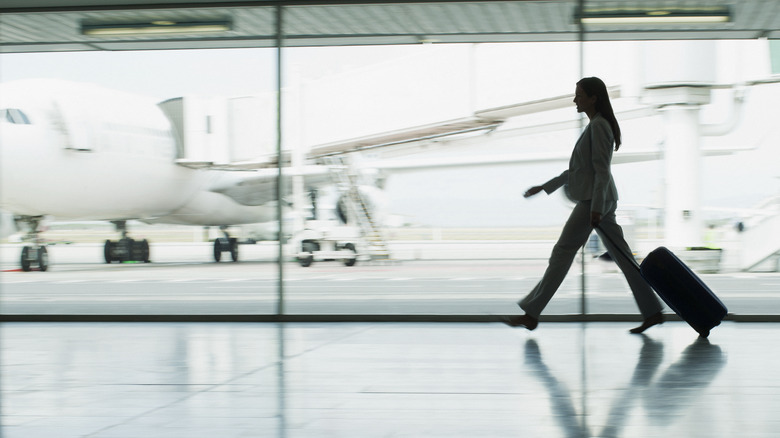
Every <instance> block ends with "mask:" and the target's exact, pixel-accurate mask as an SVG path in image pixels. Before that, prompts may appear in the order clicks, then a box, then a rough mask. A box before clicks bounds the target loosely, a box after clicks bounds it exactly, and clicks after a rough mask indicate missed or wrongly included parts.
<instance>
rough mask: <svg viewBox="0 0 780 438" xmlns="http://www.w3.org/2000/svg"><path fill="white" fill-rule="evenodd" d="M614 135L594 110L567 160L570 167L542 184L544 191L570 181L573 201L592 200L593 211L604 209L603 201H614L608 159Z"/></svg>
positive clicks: (551, 189) (601, 211)
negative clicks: (593, 114)
mask: <svg viewBox="0 0 780 438" xmlns="http://www.w3.org/2000/svg"><path fill="white" fill-rule="evenodd" d="M614 142H615V137H614V135H613V134H612V127H611V126H609V122H608V121H607V119H605V118H604V117H602V116H601V114H596V115H595V116H594V117H593V119H592V120H591V121H590V123H589V124H588V126H587V127H585V130H584V131H582V135H580V138H579V140H577V144H576V145H575V146H574V150H573V151H572V154H571V159H570V160H569V168H568V169H566V170H564V171H563V173H561V174H560V175H558V176H556V177H555V178H553V179H551V180H549V181H547V182H546V183H544V184H542V188H543V189H544V191H545V192H547V194H550V193H552V192H554V191H556V190H557V189H559V188H560V187H561V186H563V185H564V184H568V185H569V193H570V194H571V197H572V198H573V199H574V200H575V201H591V207H590V210H591V211H592V212H597V213H601V214H602V215H603V214H604V213H605V206H604V204H605V201H617V200H618V193H617V187H615V181H614V180H613V179H612V171H611V169H610V163H611V161H612V145H613V143H614Z"/></svg>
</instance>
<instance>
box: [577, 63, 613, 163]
mask: <svg viewBox="0 0 780 438" xmlns="http://www.w3.org/2000/svg"><path fill="white" fill-rule="evenodd" d="M577 85H579V86H580V87H581V88H582V91H584V92H585V94H587V95H588V97H592V96H596V112H598V113H601V116H602V117H604V118H605V119H607V121H608V122H609V126H611V127H612V135H613V136H614V137H615V150H618V149H620V144H621V143H622V141H621V139H620V125H618V121H617V119H616V118H615V112H614V111H613V110H612V104H611V103H610V102H609V93H607V86H606V85H605V84H604V81H602V80H601V79H599V78H597V77H595V76H594V77H590V78H582V79H580V81H579V82H577Z"/></svg>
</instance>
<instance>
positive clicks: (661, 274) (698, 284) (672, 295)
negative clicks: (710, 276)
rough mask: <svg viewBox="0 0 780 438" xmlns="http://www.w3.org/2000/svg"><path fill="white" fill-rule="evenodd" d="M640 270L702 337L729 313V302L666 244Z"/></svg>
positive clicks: (651, 253)
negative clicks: (724, 302) (713, 291)
mask: <svg viewBox="0 0 780 438" xmlns="http://www.w3.org/2000/svg"><path fill="white" fill-rule="evenodd" d="M639 272H640V273H641V274H642V278H644V279H645V280H646V281H647V282H648V283H649V284H650V286H651V287H652V288H653V289H655V291H656V293H658V296H660V297H661V299H663V300H664V302H665V303H666V304H667V305H668V306H669V308H670V309H672V310H674V313H676V314H677V315H678V316H679V317H680V318H682V319H683V320H685V321H686V322H687V323H688V324H689V325H690V326H691V327H693V329H694V330H696V331H697V332H699V335H701V336H702V337H705V338H706V337H707V336H709V334H710V330H711V329H712V328H713V327H715V326H717V325H719V324H720V322H721V321H722V320H723V318H725V317H726V314H727V313H728V310H727V309H726V306H724V305H723V303H722V302H721V301H720V299H718V297H717V296H715V294H714V293H712V291H711V290H710V288H709V287H707V285H706V284H704V282H703V281H701V279H700V278H699V277H698V276H697V275H696V274H694V273H693V271H691V270H690V268H688V266H686V265H685V263H683V262H682V260H680V259H679V258H677V256H676V255H674V253H672V252H671V251H669V250H668V249H666V248H664V247H663V246H661V247H658V248H656V249H654V250H653V251H652V252H650V254H648V255H647V257H646V258H645V259H644V260H642V264H641V265H639Z"/></svg>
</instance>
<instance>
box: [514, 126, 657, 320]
mask: <svg viewBox="0 0 780 438" xmlns="http://www.w3.org/2000/svg"><path fill="white" fill-rule="evenodd" d="M613 143H614V137H613V134H612V128H611V126H610V125H609V122H608V121H607V120H606V119H605V118H604V117H602V116H601V115H600V114H596V115H595V116H594V117H593V118H592V119H591V122H590V123H589V124H588V126H587V127H586V128H585V130H584V131H583V132H582V135H581V136H580V138H579V140H577V143H576V145H575V146H574V150H573V151H572V156H571V159H570V160H569V168H568V169H566V170H565V171H564V172H563V173H561V174H560V175H559V176H557V177H555V178H553V179H551V180H550V181H547V182H546V183H545V184H543V185H542V186H541V187H542V189H544V191H545V192H547V193H548V194H549V193H552V192H554V191H555V190H557V189H558V188H560V187H561V186H563V185H564V184H568V187H569V193H570V194H571V198H573V200H574V201H576V202H577V204H576V205H575V207H574V210H572V212H571V215H570V216H569V219H568V220H567V221H566V225H564V227H563V231H562V232H561V236H560V237H559V238H558V242H557V243H556V244H555V247H554V248H553V251H552V254H551V255H550V260H549V265H548V266H547V270H546V271H545V273H544V276H543V277H542V279H541V281H539V283H538V284H537V285H536V287H534V288H533V289H532V290H531V292H530V293H529V294H528V295H527V296H526V297H525V298H523V299H522V300H520V302H519V303H518V304H519V305H520V307H521V308H522V309H523V310H525V311H526V314H528V315H529V316H532V317H533V318H536V319H538V318H539V315H540V314H541V313H542V310H543V309H544V308H545V306H547V303H548V302H549V301H550V299H551V298H552V296H553V295H554V294H555V292H556V291H557V290H558V287H560V285H561V283H562V282H563V279H564V278H565V277H566V274H567V273H568V272H569V268H570V267H571V264H572V262H573V261H574V257H575V256H576V255H577V251H578V250H579V248H580V247H582V245H584V244H585V242H586V241H587V240H588V237H589V236H590V234H591V232H592V231H593V226H592V225H591V215H592V213H599V214H600V215H601V221H600V222H599V228H600V229H598V230H597V233H599V234H600V235H601V234H602V233H607V234H608V235H609V237H610V239H604V238H602V241H603V242H604V245H605V246H606V247H607V251H608V252H609V255H610V256H611V257H612V259H613V260H615V262H616V263H617V265H618V267H619V268H620V270H621V271H623V274H624V275H625V277H626V280H627V281H628V284H629V286H630V288H631V291H632V292H633V294H634V299H635V300H636V303H637V306H638V307H639V311H640V312H641V313H642V316H643V317H645V318H647V317H649V316H651V315H654V314H656V313H658V312H660V311H661V309H662V306H661V303H660V301H659V300H658V298H657V297H656V296H655V293H654V292H653V290H652V289H651V288H650V286H649V285H648V284H647V283H646V282H645V280H644V279H643V278H642V276H641V275H640V274H639V272H638V271H637V270H636V268H635V267H634V266H633V265H632V262H631V261H630V260H628V259H627V258H626V257H625V256H624V255H622V254H631V249H630V248H629V246H628V244H627V243H626V241H625V239H624V238H623V230H622V229H621V228H620V225H618V224H617V222H616V221H615V209H616V208H617V200H618V194H617V189H616V187H615V183H614V181H613V179H612V172H611V168H610V164H611V161H612V145H613ZM613 242H614V243H613ZM616 245H617V246H616Z"/></svg>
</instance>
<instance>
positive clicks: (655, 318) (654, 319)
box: [629, 312, 666, 334]
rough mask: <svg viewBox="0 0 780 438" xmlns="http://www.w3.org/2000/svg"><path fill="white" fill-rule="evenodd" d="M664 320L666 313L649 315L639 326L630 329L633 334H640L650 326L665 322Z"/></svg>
mask: <svg viewBox="0 0 780 438" xmlns="http://www.w3.org/2000/svg"><path fill="white" fill-rule="evenodd" d="M664 321H666V318H665V317H664V314H663V313H661V312H658V313H656V314H655V315H651V316H649V317H648V318H647V319H646V320H645V321H644V322H643V323H642V325H640V326H639V327H634V328H632V329H631V330H629V331H630V332H631V333H633V334H639V333H642V332H643V331H645V330H647V329H649V328H650V327H652V326H654V325H658V324H663V323H664Z"/></svg>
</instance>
